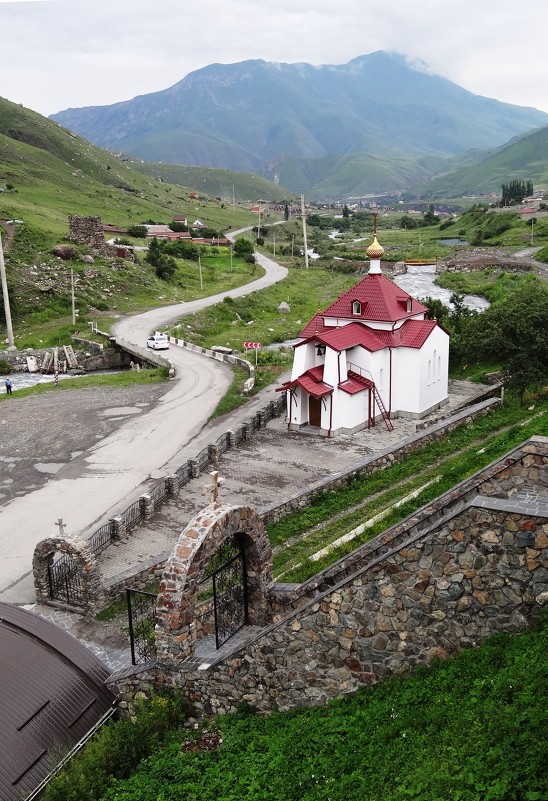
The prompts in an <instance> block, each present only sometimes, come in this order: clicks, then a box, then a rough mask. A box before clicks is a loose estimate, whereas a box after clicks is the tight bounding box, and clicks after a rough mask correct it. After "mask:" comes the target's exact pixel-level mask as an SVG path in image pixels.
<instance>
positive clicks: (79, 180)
mask: <svg viewBox="0 0 548 801" xmlns="http://www.w3.org/2000/svg"><path fill="white" fill-rule="evenodd" d="M139 166H142V165H139ZM150 173H151V174H150V175H149V174H146V173H145V172H143V171H142V170H136V169H134V165H131V164H130V163H129V162H128V161H127V160H125V159H121V158H117V157H116V156H114V155H113V154H112V153H108V152H106V151H104V150H101V149H100V148H98V147H96V146H95V145H92V144H91V143H90V142H88V141H86V140H85V139H83V138H81V137H80V136H77V135H76V134H74V133H71V132H70V131H67V130H66V129H64V128H62V127H61V126H60V125H58V124H57V123H55V122H53V121H51V120H49V119H47V118H45V117H43V116H41V115H40V114H37V113H35V112H34V111H30V110H29V109H26V108H24V107H22V106H19V105H17V104H15V103H11V102H10V101H9V100H5V99H2V98H0V190H1V191H0V219H4V220H6V219H22V220H24V221H25V223H28V224H29V225H32V226H35V227H36V228H38V229H39V230H41V231H43V232H44V233H46V234H47V236H48V237H50V238H53V239H57V238H59V237H60V236H64V235H66V233H67V219H68V215H69V214H93V215H99V216H101V217H102V218H103V220H104V222H108V223H113V224H115V225H120V226H127V225H131V224H134V223H137V222H139V221H140V220H144V219H150V218H151V219H155V220H158V221H164V222H169V221H170V220H171V219H172V217H173V215H174V214H188V215H189V216H194V217H197V216H199V217H200V218H201V219H203V221H204V222H206V223H208V224H211V225H213V226H214V227H216V228H222V229H224V228H226V227H227V226H228V225H232V226H233V227H236V226H239V225H249V223H250V221H251V220H252V219H253V218H252V216H251V215H249V214H248V212H247V211H246V210H245V209H240V208H236V210H234V209H232V208H230V209H228V208H222V206H221V204H219V203H218V202H217V201H215V200H214V199H213V198H214V197H215V195H219V194H220V193H221V189H224V188H226V183H227V174H226V172H224V171H222V176H221V178H220V180H219V181H217V180H216V175H215V171H214V170H206V174H207V181H203V180H202V178H201V175H200V171H199V170H196V171H195V172H194V173H193V175H192V176H191V177H192V179H193V180H194V181H195V182H196V183H189V184H187V185H186V186H181V185H179V186H174V185H168V184H166V183H164V182H163V181H162V180H158V178H160V177H161V176H158V175H154V173H155V170H154V167H151V169H150ZM231 177H232V180H231V181H230V195H229V196H230V197H232V191H234V196H235V198H236V199H247V198H248V194H249V185H250V184H251V183H252V182H253V185H256V186H257V191H256V192H255V193H254V194H253V195H252V196H251V199H252V200H253V199H256V198H257V197H258V196H259V195H261V196H262V197H265V198H267V199H269V198H273V197H277V195H278V194H279V193H280V192H281V191H282V190H281V189H280V188H279V187H276V186H274V185H273V184H270V183H268V182H267V181H264V180H260V179H258V178H255V179H252V178H251V176H240V175H239V174H237V173H233V174H232V173H231ZM232 187H234V190H232ZM189 189H191V190H194V191H196V192H198V193H199V194H201V195H202V194H204V193H205V197H204V198H203V200H201V201H196V200H195V199H191V198H189ZM227 196H228V193H227Z"/></svg>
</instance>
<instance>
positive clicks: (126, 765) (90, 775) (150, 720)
mask: <svg viewBox="0 0 548 801" xmlns="http://www.w3.org/2000/svg"><path fill="white" fill-rule="evenodd" d="M188 714H189V705H188V703H187V701H186V700H185V699H184V698H183V697H182V696H181V695H176V694H171V695H155V696H153V697H152V698H151V699H150V700H149V701H147V702H141V703H139V704H138V705H137V707H136V709H135V715H134V718H133V719H130V718H129V717H128V716H127V715H126V716H124V717H121V718H119V719H118V720H115V721H113V722H111V723H107V724H106V725H105V726H104V727H103V728H102V729H101V730H100V731H99V732H98V733H97V734H96V735H95V737H94V738H93V739H92V740H90V742H89V743H88V744H87V746H86V747H85V749H83V750H82V751H81V752H79V753H78V754H77V755H76V756H75V757H74V758H73V759H72V760H71V762H70V763H69V765H68V767H67V768H66V769H65V770H64V771H63V772H62V773H60V774H59V775H58V776H56V777H55V778H54V779H53V780H52V781H51V782H50V784H49V785H48V786H47V788H46V790H45V792H44V795H43V801H97V799H100V798H101V797H102V796H103V795H104V793H105V792H106V790H107V788H108V786H109V784H110V780H111V777H116V778H118V779H123V778H126V777H128V776H130V775H131V774H132V773H133V771H134V770H135V768H136V767H137V765H138V764H139V763H140V762H141V760H143V759H144V758H145V757H148V756H149V755H150V754H152V753H154V752H155V751H156V750H157V749H158V748H159V747H160V746H161V745H162V744H164V743H166V742H168V741H171V740H172V739H174V738H175V737H176V736H177V733H178V732H179V730H180V728H181V727H182V725H183V724H184V722H185V721H186V719H187V717H188Z"/></svg>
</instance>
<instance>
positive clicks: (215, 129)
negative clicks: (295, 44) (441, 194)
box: [52, 51, 548, 197]
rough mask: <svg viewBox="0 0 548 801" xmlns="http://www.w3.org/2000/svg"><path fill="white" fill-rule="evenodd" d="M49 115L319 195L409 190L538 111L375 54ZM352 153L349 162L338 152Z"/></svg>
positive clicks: (516, 129)
mask: <svg viewBox="0 0 548 801" xmlns="http://www.w3.org/2000/svg"><path fill="white" fill-rule="evenodd" d="M52 119H54V120H56V121H58V122H60V123H62V124H63V125H65V126H67V127H68V128H70V129H71V130H73V131H76V132H77V133H79V134H81V135H82V136H85V137H86V138H87V139H89V140H90V141H93V142H95V143H96V144H97V145H99V146H101V147H108V148H110V149H112V150H115V151H122V152H124V153H127V154H130V155H134V156H138V157H140V158H143V159H145V160H147V161H153V162H159V161H164V162H168V163H184V164H201V165H208V166H212V167H223V168H228V169H232V170H240V171H253V172H258V173H260V174H262V175H264V176H266V177H268V178H270V179H272V180H274V181H280V183H282V184H284V185H285V186H287V187H288V188H289V189H290V190H292V191H294V192H296V193H300V192H302V191H306V192H307V194H308V196H309V197H319V196H320V195H324V196H327V195H329V194H331V195H332V196H340V195H344V194H351V193H352V192H354V193H358V192H361V193H364V192H366V191H377V192H378V191H383V190H386V189H396V188H403V187H409V186H410V185H413V184H417V183H418V182H420V181H421V180H422V179H423V178H426V177H427V176H429V175H433V174H436V173H437V172H439V171H440V168H441V166H442V165H441V163H440V160H441V159H449V158H450V157H451V156H453V155H455V154H458V153H461V152H463V151H465V150H467V149H470V148H480V149H485V148H492V147H496V146H499V145H502V144H503V143H504V142H506V141H508V140H509V139H510V138H511V137H513V136H516V135H518V134H521V133H524V132H526V131H529V130H532V129H533V128H537V127H539V126H541V125H545V124H546V122H547V121H548V115H547V114H545V113H544V112H541V111H537V110H535V109H530V108H529V109H528V108H521V107H519V106H513V105H510V104H507V103H500V102H498V101H496V100H491V99H489V98H484V97H479V96H476V95H473V94H472V93H470V92H467V91H465V90H464V89H462V88H460V87H459V86H457V85H456V84H454V83H452V82H450V81H447V80H445V79H443V78H440V77H439V76H436V75H431V74H428V73H427V72H426V71H425V70H424V69H422V68H421V67H414V66H410V65H408V64H407V63H406V61H405V59H404V58H403V57H402V56H398V55H394V54H387V53H383V52H382V51H379V52H377V53H373V54H370V55H365V56H360V57H358V58H355V59H353V60H351V61H349V62H348V63H347V64H344V65H335V66H333V65H323V66H312V65H310V64H275V63H269V62H266V61H262V60H254V61H245V62H241V63H237V64H228V65H223V64H212V65H209V66H208V67H205V68H203V69H201V70H197V71H196V72H193V73H190V74H189V75H187V76H186V77H185V78H183V80H181V81H179V83H177V84H175V85H174V86H172V87H170V88H168V89H165V90H163V91H161V92H155V93H152V94H148V95H141V96H138V97H136V98H133V99H132V100H128V101H125V102H122V103H116V104H114V105H111V106H97V107H88V108H81V109H67V110H65V111H61V112H59V113H57V114H55V115H53V116H52ZM354 154H356V156H357V158H356V161H355V162H354V163H353V164H352V166H350V167H349V166H348V163H347V161H346V159H344V158H343V157H349V156H352V155H354ZM430 157H436V158H437V159H438V161H437V163H431V164H428V158H430ZM373 158H374V159H375V161H376V162H377V164H376V166H375V170H374V169H372V168H371V169H370V171H369V172H368V171H367V168H368V167H370V165H371V160H372V159H373ZM339 159H343V160H342V162H340V163H339ZM379 159H380V161H379ZM383 159H384V160H385V161H384V163H383V161H382V160H383ZM425 159H426V160H425ZM392 161H393V162H394V165H395V166H394V165H393V164H392ZM398 162H400V163H399V164H398ZM357 176H358V177H357Z"/></svg>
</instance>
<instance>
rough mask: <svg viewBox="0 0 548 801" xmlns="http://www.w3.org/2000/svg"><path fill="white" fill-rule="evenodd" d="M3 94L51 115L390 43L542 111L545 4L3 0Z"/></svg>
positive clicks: (330, 60) (546, 68)
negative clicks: (234, 69)
mask: <svg viewBox="0 0 548 801" xmlns="http://www.w3.org/2000/svg"><path fill="white" fill-rule="evenodd" d="M0 32H1V41H0V81H1V83H0V95H1V96H2V97H5V98H7V99H8V100H11V101H13V102H15V103H22V104H23V105H24V106H27V107H28V108H31V109H33V110H34V111H38V112H40V113H41V114H44V115H49V114H54V113H55V112H57V111H61V110H63V109H66V108H69V107H81V106H96V105H109V104H111V103H116V102H118V101H121V100H129V99H131V98H133V97H135V96H136V95H141V94H148V93H149V92H155V91H158V90H161V89H166V88H168V87H169V86H172V85H173V84H175V83H177V82H178V81H180V80H181V79H182V78H184V77H185V75H188V73H190V72H192V71H194V70H197V69H200V68H201V67H205V66H207V65H208V64H213V63H216V62H221V63H225V64H228V63H234V62H238V61H245V60H246V59H256V58H262V59H264V60H266V61H279V62H288V63H295V62H308V63H310V64H345V63H346V62H347V61H349V60H350V59H352V58H355V57H356V56H360V55H364V54H366V53H373V52H375V51H376V50H386V51H392V52H397V53H401V54H403V55H405V56H407V57H408V58H409V59H410V60H420V61H422V62H424V63H425V64H426V66H427V68H428V69H429V70H430V71H432V72H434V73H437V74H438V75H442V76H443V77H445V78H448V79H449V80H451V81H454V82H455V83H457V84H459V85H460V86H462V87H463V88H465V89H468V90H469V91H471V92H474V94H479V95H484V96H486V97H492V98H495V99H496V100H502V101H505V102H508V103H515V104H517V105H520V106H534V107H536V108H538V109H542V110H544V111H546V112H548V80H547V79H548V45H547V32H548V0H528V2H524V3H520V2H516V0H415V1H414V0H390V2H386V0H342V2H340V3H337V2H333V0H155V2H147V0H0Z"/></svg>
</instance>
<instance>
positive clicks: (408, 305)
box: [407, 298, 412, 312]
mask: <svg viewBox="0 0 548 801" xmlns="http://www.w3.org/2000/svg"><path fill="white" fill-rule="evenodd" d="M411 303H412V300H411V298H407V311H408V312H410V311H411Z"/></svg>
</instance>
